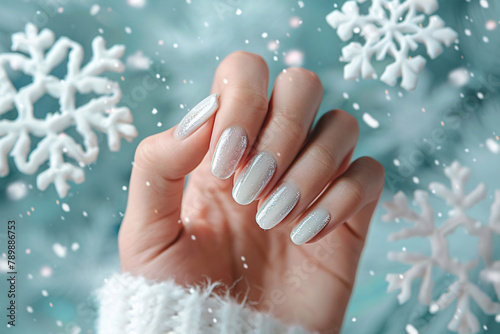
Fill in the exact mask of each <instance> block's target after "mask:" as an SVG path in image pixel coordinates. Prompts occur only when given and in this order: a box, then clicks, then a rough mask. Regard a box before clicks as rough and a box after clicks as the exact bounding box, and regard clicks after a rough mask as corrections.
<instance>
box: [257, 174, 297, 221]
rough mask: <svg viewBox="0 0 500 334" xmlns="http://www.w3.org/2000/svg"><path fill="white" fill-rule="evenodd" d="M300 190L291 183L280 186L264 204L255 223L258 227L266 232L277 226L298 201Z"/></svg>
mask: <svg viewBox="0 0 500 334" xmlns="http://www.w3.org/2000/svg"><path fill="white" fill-rule="evenodd" d="M299 197H300V190H299V188H297V186H296V185H295V184H294V183H292V182H290V181H289V182H286V183H283V184H282V185H280V186H279V187H278V188H277V189H276V190H275V191H274V192H273V193H272V195H271V196H269V198H268V199H267V200H266V201H265V202H264V204H263V205H262V207H261V208H260V210H259V212H257V216H256V217H255V218H256V221H257V224H259V226H260V227H261V228H262V229H264V230H268V229H271V228H273V227H275V226H276V225H278V224H279V223H280V222H281V221H282V220H283V219H285V217H286V216H287V215H288V214H289V213H290V211H292V210H293V208H294V207H295V205H296V204H297V202H298V201H299Z"/></svg>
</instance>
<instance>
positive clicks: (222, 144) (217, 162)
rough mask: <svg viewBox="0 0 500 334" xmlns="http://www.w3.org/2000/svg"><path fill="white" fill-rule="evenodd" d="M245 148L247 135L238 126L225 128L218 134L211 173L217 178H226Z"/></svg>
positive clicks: (231, 173)
mask: <svg viewBox="0 0 500 334" xmlns="http://www.w3.org/2000/svg"><path fill="white" fill-rule="evenodd" d="M246 148H247V135H246V132H245V130H244V129H243V128H242V127H240V126H237V125H236V126H232V127H230V128H227V129H226V130H225V131H224V132H223V133H222V135H221V136H220V139H219V142H218V143H217V147H216V148H215V152H214V156H213V158H212V174H214V175H215V176H216V177H218V178H219V179H227V178H228V177H230V176H231V175H233V173H234V170H235V169H236V167H237V166H238V163H239V162H240V160H241V157H242V156H243V153H244V152H245V149H246Z"/></svg>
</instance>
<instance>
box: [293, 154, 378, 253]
mask: <svg viewBox="0 0 500 334" xmlns="http://www.w3.org/2000/svg"><path fill="white" fill-rule="evenodd" d="M383 187H384V167H382V165H381V164H380V163H378V162H377V161H376V160H374V159H372V158H369V157H362V158H359V159H358V160H356V161H354V162H353V163H352V164H351V165H350V166H349V168H348V169H347V171H346V172H345V173H344V174H342V175H340V176H339V177H338V178H337V179H336V180H335V181H334V182H333V183H332V184H331V185H330V186H329V187H328V188H327V189H326V191H325V192H324V193H323V194H322V195H321V197H319V199H318V200H317V201H316V202H315V203H314V204H313V205H312V206H311V207H310V208H309V209H308V210H307V211H306V212H305V215H302V219H301V220H300V222H299V223H298V224H297V225H296V226H295V227H294V229H293V230H292V232H291V233H290V238H291V239H292V241H293V243H295V244H297V245H301V244H304V243H306V242H309V241H317V240H319V239H321V238H322V237H324V236H325V235H327V234H328V233H330V232H331V231H333V230H334V229H336V228H337V227H339V226H340V225H341V224H342V223H344V222H346V221H348V220H349V218H351V217H352V216H353V215H354V214H356V213H357V212H358V211H360V210H361V209H362V208H364V207H365V206H366V205H367V204H369V203H371V202H374V201H377V200H378V198H379V197H380V194H381V193H382V190H383ZM367 227H368V222H366V228H367ZM351 228H353V229H356V230H357V229H360V228H363V227H362V226H351ZM359 232H361V231H359ZM363 234H364V233H363ZM313 239H314V240H313Z"/></svg>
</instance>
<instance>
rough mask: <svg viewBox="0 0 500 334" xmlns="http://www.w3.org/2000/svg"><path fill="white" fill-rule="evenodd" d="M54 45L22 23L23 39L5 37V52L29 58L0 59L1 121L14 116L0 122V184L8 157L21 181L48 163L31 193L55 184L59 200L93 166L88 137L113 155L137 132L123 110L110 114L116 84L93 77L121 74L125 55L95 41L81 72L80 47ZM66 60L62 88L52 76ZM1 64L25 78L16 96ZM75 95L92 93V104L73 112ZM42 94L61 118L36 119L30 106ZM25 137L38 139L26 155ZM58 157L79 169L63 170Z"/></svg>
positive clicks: (48, 35)
mask: <svg viewBox="0 0 500 334" xmlns="http://www.w3.org/2000/svg"><path fill="white" fill-rule="evenodd" d="M54 41H55V35H54V33H53V32H52V31H51V30H49V29H44V30H42V31H41V32H40V33H38V29H37V27H36V26H35V25H33V24H30V23H29V24H27V25H26V30H25V32H20V33H15V34H13V35H12V50H13V51H21V52H24V53H26V54H28V55H29V57H27V56H25V55H24V54H21V53H4V54H0V116H1V115H2V114H5V113H7V112H8V111H10V110H12V109H13V108H15V109H16V111H17V118H16V119H15V120H7V119H0V176H6V175H8V174H9V166H8V160H7V156H8V155H9V152H10V155H11V156H12V157H13V159H14V163H15V165H16V166H17V168H18V169H19V170H20V171H21V172H23V173H26V174H34V173H36V172H37V171H38V169H39V168H40V166H41V165H42V164H44V163H45V162H46V161H49V168H48V169H46V170H45V171H43V172H41V173H40V174H39V175H38V176H37V186H38V188H39V189H40V190H45V189H46V188H47V187H48V186H49V185H50V184H51V183H54V185H55V187H56V190H57V192H58V194H59V196H60V197H64V196H66V194H67V192H68V189H69V185H68V183H67V182H66V181H67V180H71V181H74V182H75V183H81V182H83V181H84V179H85V175H84V171H83V169H82V167H84V166H85V165H87V164H90V163H92V162H94V161H95V160H96V159H97V155H98V153H99V146H98V138H97V135H96V133H95V132H94V131H93V130H94V129H95V130H97V131H100V132H103V133H105V134H106V135H107V138H108V145H109V148H110V149H111V150H112V151H118V150H119V149H120V139H121V138H125V139H126V140H128V141H130V140H132V139H133V138H135V137H136V136H137V131H136V129H135V127H134V126H133V125H132V124H131V123H132V114H131V113H130V110H129V109H128V108H126V107H116V105H117V104H118V103H119V102H120V99H121V95H122V94H121V90H120V86H119V85H118V83H116V82H113V81H110V80H108V79H107V78H105V77H100V76H99V75H100V74H101V73H102V72H104V71H113V72H122V71H123V70H124V66H123V64H122V62H121V61H120V60H119V59H120V58H121V56H122V55H123V53H124V51H125V47H124V46H122V45H115V46H113V47H112V48H110V49H106V47H105V43H106V42H105V40H104V39H103V38H102V37H100V36H99V37H96V38H95V39H94V40H93V42H92V51H93V57H92V59H91V60H90V61H89V63H88V64H87V65H85V66H84V67H81V65H82V61H83V55H84V53H83V47H82V46H81V45H80V44H78V43H76V42H74V41H72V40H70V39H68V38H66V37H61V38H60V39H59V40H58V41H57V42H55V43H54ZM49 48H51V49H50V50H48V49H49ZM47 50H48V51H47ZM46 51H47V52H46ZM66 58H68V66H67V73H66V77H65V78H64V79H63V80H61V79H59V78H57V77H56V76H54V75H52V74H51V73H52V71H53V70H54V68H56V67H57V66H58V65H60V64H61V63H62V62H63V61H64V60H66ZM7 64H9V65H10V67H11V68H12V69H13V70H15V71H22V72H23V73H24V74H26V75H29V76H32V77H33V82H32V83H30V84H29V85H27V86H24V87H22V88H20V89H19V91H18V90H17V89H16V88H15V87H14V85H13V84H12V82H11V81H10V79H9V77H8V75H7V71H6V68H5V67H6V65H7ZM76 93H79V94H90V93H94V94H96V95H99V97H98V98H94V99H92V100H90V101H89V102H88V103H86V104H84V105H82V106H79V107H76V106H75V94H76ZM46 94H48V95H50V96H52V97H54V98H56V99H58V101H59V108H60V110H58V111H55V112H54V113H47V115H46V117H45V119H38V118H36V117H35V116H34V107H33V104H34V103H35V102H36V101H37V100H39V99H40V98H42V97H43V96H44V95H46ZM72 126H75V128H76V131H77V132H78V133H79V135H80V136H81V137H82V138H83V146H84V147H82V146H81V145H80V144H79V143H77V142H76V141H75V139H74V138H72V137H71V136H70V135H68V134H66V133H65V132H64V131H66V130H67V129H68V128H70V127H72ZM30 136H34V137H39V138H42V139H41V141H40V142H39V143H38V145H37V146H36V148H34V149H33V151H32V152H31V139H30ZM30 152H31V154H30ZM65 156H66V157H69V158H71V159H73V160H75V161H76V162H77V163H78V165H79V166H78V165H75V164H72V163H69V162H66V161H65Z"/></svg>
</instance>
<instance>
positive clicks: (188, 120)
mask: <svg viewBox="0 0 500 334" xmlns="http://www.w3.org/2000/svg"><path fill="white" fill-rule="evenodd" d="M218 99H219V94H212V95H210V96H208V97H206V98H205V99H204V100H203V101H201V102H200V103H198V104H197V105H196V106H194V108H193V109H191V111H190V112H188V113H187V114H186V116H184V118H183V119H182V120H181V121H180V123H179V125H177V127H176V128H175V131H174V137H175V138H176V139H178V140H183V139H186V138H187V137H188V136H189V135H190V134H192V133H193V132H194V131H196V130H197V129H198V128H199V127H200V126H202V125H203V123H205V122H206V121H207V120H208V119H209V118H210V117H212V115H213V114H214V113H215V112H216V111H217V108H219V102H218Z"/></svg>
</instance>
